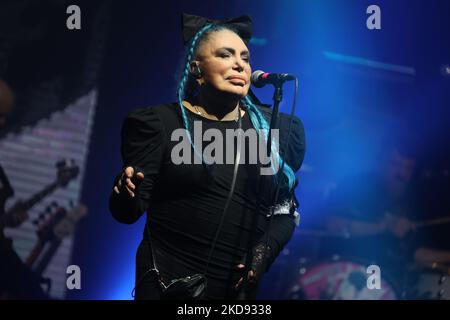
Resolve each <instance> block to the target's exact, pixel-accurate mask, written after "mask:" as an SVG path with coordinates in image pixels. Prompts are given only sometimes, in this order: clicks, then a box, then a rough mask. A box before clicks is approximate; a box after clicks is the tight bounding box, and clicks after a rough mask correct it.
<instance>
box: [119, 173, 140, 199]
mask: <svg viewBox="0 0 450 320" xmlns="http://www.w3.org/2000/svg"><path fill="white" fill-rule="evenodd" d="M132 179H133V181H135V182H138V183H139V182H141V181H142V180H144V174H143V173H142V172H141V171H138V170H136V172H135V170H134V168H133V167H126V168H125V169H124V170H123V171H122V174H121V176H120V179H119V180H118V181H117V184H116V185H115V186H114V188H113V190H114V192H115V193H117V194H120V193H121V192H125V191H127V192H128V194H129V196H130V197H132V198H134V196H135V192H136V189H137V186H136V185H135V184H134V183H133V182H132V181H131V180H132Z"/></svg>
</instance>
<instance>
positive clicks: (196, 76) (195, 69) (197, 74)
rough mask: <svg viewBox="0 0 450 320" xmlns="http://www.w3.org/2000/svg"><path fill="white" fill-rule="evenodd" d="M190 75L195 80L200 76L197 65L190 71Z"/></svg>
mask: <svg viewBox="0 0 450 320" xmlns="http://www.w3.org/2000/svg"><path fill="white" fill-rule="evenodd" d="M191 73H192V75H193V76H194V77H195V78H196V79H198V78H200V77H201V76H202V71H201V70H200V68H199V67H198V66H197V65H196V66H195V67H194V69H193V70H192V72H191Z"/></svg>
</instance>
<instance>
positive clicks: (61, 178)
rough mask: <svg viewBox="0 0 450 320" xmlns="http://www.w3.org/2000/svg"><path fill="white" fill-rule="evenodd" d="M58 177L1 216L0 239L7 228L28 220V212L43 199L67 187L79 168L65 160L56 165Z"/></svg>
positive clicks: (72, 162)
mask: <svg viewBox="0 0 450 320" xmlns="http://www.w3.org/2000/svg"><path fill="white" fill-rule="evenodd" d="M56 167H57V175H56V179H55V181H53V182H52V183H50V184H49V185H47V186H46V187H45V188H44V189H42V190H41V191H39V192H37V193H36V194H34V195H33V196H31V197H30V198H29V199H28V200H26V201H18V202H16V203H15V204H14V206H13V207H12V208H10V209H8V210H7V211H6V212H5V213H4V214H3V215H1V216H0V237H1V236H2V235H3V229H4V228H5V227H11V228H15V227H18V226H20V225H21V224H22V223H23V222H24V221H25V220H27V219H28V215H27V214H26V212H27V211H28V210H29V209H31V208H32V207H33V206H34V205H35V204H37V203H38V202H40V201H41V200H42V199H43V198H45V197H46V196H48V195H49V194H51V193H52V192H53V191H55V190H56V189H57V188H59V187H66V186H67V184H68V183H69V182H70V181H71V180H73V179H75V178H76V177H77V176H78V174H79V168H78V167H77V166H75V165H74V161H73V160H72V161H68V160H63V161H59V162H58V163H57V164H56Z"/></svg>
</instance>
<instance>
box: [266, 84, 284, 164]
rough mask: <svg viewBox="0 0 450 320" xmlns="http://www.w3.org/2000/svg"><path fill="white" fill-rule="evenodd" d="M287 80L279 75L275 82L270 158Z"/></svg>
mask: <svg viewBox="0 0 450 320" xmlns="http://www.w3.org/2000/svg"><path fill="white" fill-rule="evenodd" d="M285 81H286V80H285V79H284V78H283V77H281V76H278V81H276V82H275V83H274V86H275V91H274V92H273V97H272V99H273V111H272V118H271V120H270V128H269V133H268V137H267V150H266V151H267V157H268V158H269V159H270V156H271V151H272V129H275V126H276V122H277V120H278V109H279V106H280V102H281V100H282V99H283V84H284V82H285Z"/></svg>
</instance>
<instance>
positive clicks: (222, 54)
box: [220, 53, 231, 58]
mask: <svg viewBox="0 0 450 320" xmlns="http://www.w3.org/2000/svg"><path fill="white" fill-rule="evenodd" d="M230 56H231V55H230V54H229V53H221V54H220V57H221V58H228V57H230Z"/></svg>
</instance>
